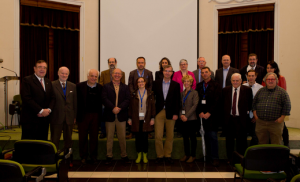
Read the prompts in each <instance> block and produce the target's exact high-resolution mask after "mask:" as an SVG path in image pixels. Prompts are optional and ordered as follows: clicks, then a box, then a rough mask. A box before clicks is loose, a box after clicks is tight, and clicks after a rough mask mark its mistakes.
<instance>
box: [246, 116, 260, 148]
mask: <svg viewBox="0 0 300 182" xmlns="http://www.w3.org/2000/svg"><path fill="white" fill-rule="evenodd" d="M251 121H252V118H250V119H249V122H248V129H249V131H248V133H249V135H250V136H251V137H252V139H251V141H250V146H253V145H258V138H257V136H256V133H255V127H256V123H252V122H251Z"/></svg>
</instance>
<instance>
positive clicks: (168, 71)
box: [164, 70, 173, 73]
mask: <svg viewBox="0 0 300 182" xmlns="http://www.w3.org/2000/svg"><path fill="white" fill-rule="evenodd" d="M164 72H166V73H172V72H173V71H170V70H164Z"/></svg>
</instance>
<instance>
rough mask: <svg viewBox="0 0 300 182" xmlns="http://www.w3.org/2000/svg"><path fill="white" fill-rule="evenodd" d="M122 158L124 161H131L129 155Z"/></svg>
mask: <svg viewBox="0 0 300 182" xmlns="http://www.w3.org/2000/svg"><path fill="white" fill-rule="evenodd" d="M121 159H122V161H124V162H125V163H130V160H129V159H128V156H126V157H122V158H121Z"/></svg>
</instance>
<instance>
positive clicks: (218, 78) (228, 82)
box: [215, 67, 240, 88]
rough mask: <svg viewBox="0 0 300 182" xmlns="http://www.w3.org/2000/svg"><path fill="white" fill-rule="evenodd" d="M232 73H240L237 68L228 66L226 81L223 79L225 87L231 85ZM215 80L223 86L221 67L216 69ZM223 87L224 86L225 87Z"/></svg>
mask: <svg viewBox="0 0 300 182" xmlns="http://www.w3.org/2000/svg"><path fill="white" fill-rule="evenodd" d="M233 73H240V71H239V70H238V69H235V68H233V67H230V68H229V70H228V73H227V77H226V81H225V87H226V86H229V85H231V75H232V74H233ZM215 80H216V82H218V84H219V86H220V87H221V88H223V67H222V68H219V69H217V70H216V78H215ZM225 87H224V88H225Z"/></svg>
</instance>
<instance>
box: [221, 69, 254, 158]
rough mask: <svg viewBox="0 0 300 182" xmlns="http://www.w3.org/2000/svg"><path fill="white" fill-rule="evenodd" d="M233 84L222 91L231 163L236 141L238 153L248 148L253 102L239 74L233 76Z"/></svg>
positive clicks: (225, 128)
mask: <svg viewBox="0 0 300 182" xmlns="http://www.w3.org/2000/svg"><path fill="white" fill-rule="evenodd" d="M231 84H232V86H227V87H225V88H223V90H222V109H223V113H224V115H223V117H224V124H225V125H224V131H225V135H226V152H227V158H228V159H229V161H231V159H232V154H233V150H234V143H235V142H234V139H236V151H237V152H239V153H240V154H244V153H245V150H246V148H247V121H249V112H250V111H251V108H252V100H253V95H252V90H251V88H250V87H247V86H244V85H241V84H242V76H241V75H240V74H239V73H234V74H233V75H232V76H231Z"/></svg>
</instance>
